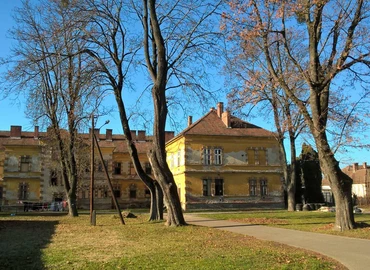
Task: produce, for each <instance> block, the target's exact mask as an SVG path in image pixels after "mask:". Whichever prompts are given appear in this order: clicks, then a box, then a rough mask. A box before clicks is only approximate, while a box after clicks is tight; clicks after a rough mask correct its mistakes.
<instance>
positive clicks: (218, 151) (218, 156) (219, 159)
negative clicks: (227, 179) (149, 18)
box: [215, 148, 222, 165]
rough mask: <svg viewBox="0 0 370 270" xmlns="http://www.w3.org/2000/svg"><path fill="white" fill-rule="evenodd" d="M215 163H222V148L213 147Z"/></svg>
mask: <svg viewBox="0 0 370 270" xmlns="http://www.w3.org/2000/svg"><path fill="white" fill-rule="evenodd" d="M215 165H222V149H221V148H215Z"/></svg>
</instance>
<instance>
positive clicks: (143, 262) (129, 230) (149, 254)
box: [0, 210, 370, 269]
mask: <svg viewBox="0 0 370 270" xmlns="http://www.w3.org/2000/svg"><path fill="white" fill-rule="evenodd" d="M197 215H207V216H208V217H212V218H219V219H228V220H234V221H239V222H246V223H253V224H264V225H266V226H278V227H279V226H281V227H284V228H290V229H299V230H308V231H314V232H321V233H322V232H323V233H335V234H340V235H344V236H350V237H359V238H366V239H370V229H369V228H370V227H369V226H370V215H367V214H361V215H356V221H357V222H358V224H359V225H360V226H359V229H356V230H353V231H351V232H346V233H339V232H333V231H332V230H331V228H332V224H333V222H334V214H333V213H321V212H294V213H288V212H287V211H276V210H275V211H267V210H266V211H243V212H231V213H230V212H229V213H212V214H205V213H197ZM147 218H148V216H147V214H145V213H140V214H137V218H131V219H125V221H126V225H121V224H120V220H119V218H118V215H117V214H114V213H112V212H111V213H105V212H101V213H100V212H98V215H97V221H96V222H97V225H96V226H91V225H90V223H89V215H88V214H87V213H81V214H80V216H79V217H78V218H70V217H68V216H66V215H65V214H53V215H52V214H50V213H29V214H27V215H23V214H22V213H17V214H15V215H14V214H12V213H0V238H1V241H0V269H225V267H227V269H345V267H344V266H342V265H340V264H339V263H337V262H336V261H334V260H332V259H330V258H328V257H325V256H322V255H320V254H317V253H313V252H309V251H305V250H301V249H297V248H293V247H289V246H286V245H282V244H278V243H274V242H269V241H260V240H257V239H255V238H253V237H249V236H244V235H239V234H234V233H230V232H225V231H220V230H215V229H212V228H205V227H198V226H192V225H189V226H184V227H166V226H165V225H164V222H147Z"/></svg>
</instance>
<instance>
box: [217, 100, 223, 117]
mask: <svg viewBox="0 0 370 270" xmlns="http://www.w3.org/2000/svg"><path fill="white" fill-rule="evenodd" d="M223 112H224V103H223V102H219V103H217V115H218V117H220V118H221V117H222V113H223Z"/></svg>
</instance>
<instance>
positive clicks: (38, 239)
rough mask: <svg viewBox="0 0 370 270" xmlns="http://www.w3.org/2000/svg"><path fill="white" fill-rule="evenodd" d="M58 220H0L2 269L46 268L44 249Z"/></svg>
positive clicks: (0, 258)
mask: <svg viewBox="0 0 370 270" xmlns="http://www.w3.org/2000/svg"><path fill="white" fill-rule="evenodd" d="M57 224H58V222H57V221H26V220H2V221H0V269H7V270H8V269H9V270H11V269H14V270H17V269H22V270H23V269H45V267H44V264H43V262H42V249H43V248H45V247H46V245H47V244H49V243H50V240H51V237H52V235H53V233H54V231H55V227H56V225H57Z"/></svg>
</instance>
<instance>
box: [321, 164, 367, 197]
mask: <svg viewBox="0 0 370 270" xmlns="http://www.w3.org/2000/svg"><path fill="white" fill-rule="evenodd" d="M342 171H343V172H344V173H345V174H347V175H348V176H349V177H351V178H352V180H353V183H352V194H355V195H356V196H357V199H358V200H359V203H365V202H368V201H369V199H370V166H368V165H367V163H366V162H364V163H363V164H362V165H359V164H358V163H353V164H352V165H349V166H346V167H344V168H343V169H342ZM322 191H323V194H324V197H325V201H326V202H333V199H332V192H331V188H330V184H329V181H328V180H327V179H323V183H322Z"/></svg>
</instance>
